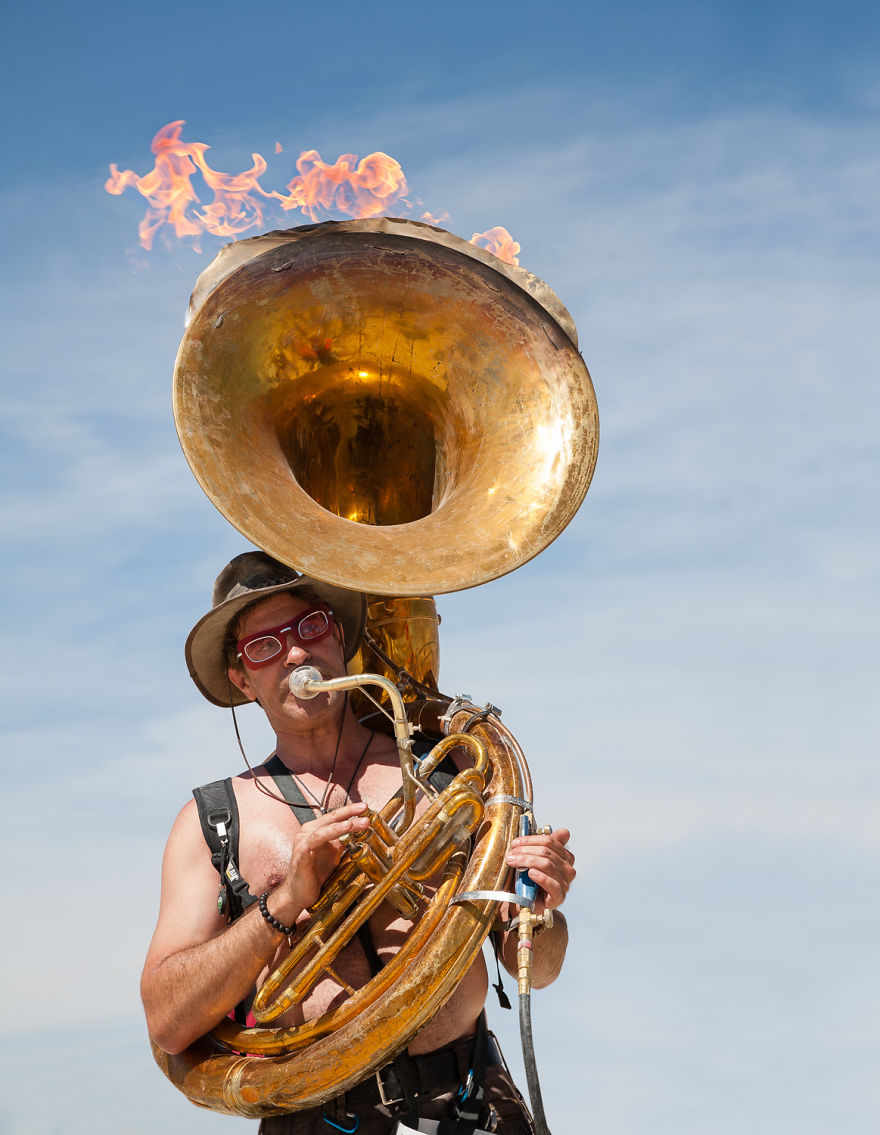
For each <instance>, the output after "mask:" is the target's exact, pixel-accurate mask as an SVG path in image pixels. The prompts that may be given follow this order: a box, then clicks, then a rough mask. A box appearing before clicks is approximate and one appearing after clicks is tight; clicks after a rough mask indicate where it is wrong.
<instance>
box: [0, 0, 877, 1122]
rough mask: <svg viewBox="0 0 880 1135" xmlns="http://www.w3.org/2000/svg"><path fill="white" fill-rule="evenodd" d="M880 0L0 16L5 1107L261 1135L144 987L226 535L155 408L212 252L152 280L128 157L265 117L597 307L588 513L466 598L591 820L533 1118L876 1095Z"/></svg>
mask: <svg viewBox="0 0 880 1135" xmlns="http://www.w3.org/2000/svg"><path fill="white" fill-rule="evenodd" d="M878 20H880V16H878V14H877V9H876V6H874V5H868V4H859V3H849V4H845V3H844V4H840V3H838V4H835V5H833V6H832V5H830V4H824V3H813V4H798V5H795V4H781V3H776V4H770V5H763V6H759V5H754V4H737V5H734V4H731V3H714V4H711V3H710V4H706V3H704V4H696V3H679V4H656V5H645V4H634V3H629V4H621V5H618V6H617V7H616V8H614V10H613V11H612V10H610V9H609V6H607V5H591V4H583V5H573V4H550V5H547V6H545V8H544V9H543V10H539V9H538V8H537V7H536V6H531V5H530V6H528V7H527V6H525V5H522V4H507V5H503V6H502V5H496V4H492V3H490V4H483V5H473V4H471V5H464V4H458V3H455V4H447V5H445V6H443V7H442V8H439V7H438V8H434V9H425V10H422V11H416V10H414V9H412V8H411V7H409V6H407V7H403V6H392V7H387V6H386V7H385V8H384V9H382V11H381V12H377V11H375V10H361V9H359V8H357V7H355V6H352V5H349V4H345V3H343V4H339V5H337V6H336V7H335V8H334V9H333V10H332V11H326V12H325V11H318V12H316V13H315V14H314V15H313V16H310V15H308V14H307V13H306V12H305V11H304V10H303V9H301V8H296V9H290V10H287V11H285V10H269V9H265V8H261V9H255V10H254V11H253V13H248V12H246V11H244V10H243V9H242V8H241V6H233V5H230V4H227V3H225V2H221V3H217V4H215V5H213V6H212V8H211V9H210V11H209V10H208V9H205V8H202V9H199V10H195V9H194V10H191V11H187V12H185V13H184V14H183V15H180V16H179V15H177V14H176V13H175V12H174V9H173V6H172V5H170V4H166V3H157V4H154V5H152V6H151V7H150V9H149V10H148V11H141V10H137V9H132V8H124V7H120V6H119V5H110V4H103V3H101V4H91V5H89V6H88V8H83V7H82V6H81V5H80V6H75V5H72V4H56V5H55V6H54V7H53V9H52V10H51V11H48V12H47V11H46V10H45V9H35V8H32V9H27V10H25V9H21V10H19V11H16V12H14V13H11V14H10V15H9V16H8V17H7V20H6V28H7V37H8V42H9V43H10V44H12V45H14V49H13V50H10V51H9V52H8V58H7V61H6V64H5V67H4V76H3V80H2V81H3V83H4V86H5V87H6V91H5V96H6V105H7V106H8V107H9V108H11V111H12V113H11V114H9V116H8V119H7V121H6V123H5V126H4V135H5V136H4V154H5V155H6V161H5V163H4V173H3V174H2V179H0V199H2V203H3V214H4V217H5V218H6V224H5V226H4V230H3V232H2V234H0V241H2V248H3V263H4V267H5V271H4V278H3V285H2V286H3V304H2V312H3V322H4V327H3V336H2V341H3V376H4V394H3V403H2V406H3V424H2V430H3V449H2V454H3V456H2V460H3V465H4V477H3V502H2V509H3V521H4V530H5V532H6V534H7V547H8V549H9V551H8V552H7V555H6V556H5V557H4V558H3V560H2V572H3V583H4V591H5V594H6V595H7V597H8V599H9V601H8V603H7V605H6V610H5V614H4V618H5V622H6V626H7V632H8V633H7V644H8V645H7V651H6V652H5V656H4V671H3V676H4V685H5V689H6V691H7V712H6V714H5V716H4V733H5V737H4V745H3V750H4V753H5V754H6V762H7V773H6V776H7V792H6V793H4V796H5V802H4V803H5V808H4V819H3V823H4V831H5V833H6V846H7V849H8V851H7V861H8V863H9V866H8V868H7V870H8V872H9V877H10V879H12V880H14V893H15V896H16V897H15V911H14V916H13V917H11V918H9V919H7V920H6V921H7V927H8V929H7V931H6V933H5V934H4V945H3V951H4V956H3V972H4V973H5V974H6V975H7V979H8V986H9V988H8V991H7V993H6V997H5V1003H6V1005H7V1006H8V1009H7V1014H6V1024H5V1026H4V1028H3V1041H2V1044H3V1051H4V1061H5V1067H6V1068H7V1070H8V1073H9V1076H10V1084H11V1085H13V1090H11V1091H10V1090H7V1092H6V1093H4V1100H3V1103H2V1105H0V1132H2V1135H50V1133H51V1135H55V1133H56V1132H60V1133H64V1135H67V1133H68V1132H69V1133H71V1135H79V1133H80V1132H82V1133H83V1135H85V1133H86V1132H88V1133H89V1135H104V1133H107V1135H110V1133H111V1132H113V1133H114V1135H116V1133H118V1132H120V1131H124V1132H126V1133H128V1135H141V1133H144V1135H146V1133H147V1132H150V1133H152V1132H153V1131H155V1130H156V1129H157V1128H161V1129H163V1130H165V1131H166V1132H168V1135H176V1133H177V1132H183V1131H187V1132H189V1131H192V1130H197V1131H205V1132H209V1131H212V1130H214V1131H217V1130H223V1129H225V1130H227V1131H233V1130H241V1131H244V1130H245V1129H246V1128H248V1127H250V1128H251V1129H253V1125H252V1124H250V1123H248V1121H244V1120H241V1121H239V1120H230V1119H226V1118H218V1117H214V1116H211V1115H206V1114H202V1113H200V1112H197V1111H196V1110H195V1109H193V1108H192V1107H191V1105H189V1104H188V1103H187V1102H186V1101H185V1100H184V1099H183V1097H181V1096H179V1095H178V1094H177V1093H176V1092H175V1091H174V1089H173V1088H171V1087H170V1085H168V1084H166V1083H165V1081H164V1080H162V1078H161V1077H160V1076H159V1074H158V1072H156V1071H155V1069H154V1068H153V1066H152V1062H151V1059H150V1056H149V1052H148V1048H147V1046H146V1039H145V1033H144V1028H143V1024H142V1020H141V1014H140V1008H139V1003H138V998H137V980H138V977H139V972H140V965H141V961H142V958H143V954H144V951H145V949H146V944H147V941H148V939H149V935H150V933H151V930H152V924H153V920H154V917H155V906H156V899H157V892H158V866H159V859H160V856H161V849H162V846H163V844H164V840H165V837H166V834H167V830H168V827H169V826H170V823H171V820H172V818H173V816H174V814H175V812H176V810H177V808H178V807H179V806H180V805H181V804H182V803H183V802H184V801H185V799H186V798H187V796H188V794H189V791H190V789H191V787H192V786H193V785H194V784H198V783H202V782H204V781H206V780H209V779H213V778H215V777H216V776H220V775H225V774H226V773H228V772H232V771H234V770H236V769H237V768H238V766H239V758H237V757H236V753H235V749H234V740H233V737H232V734H231V729H230V724H229V721H228V720H227V718H226V716H225V715H224V714H223V713H222V712H221V711H219V710H215V709H214V708H213V707H210V706H209V705H208V704H207V703H204V702H202V701H201V700H200V698H199V696H198V694H197V693H196V691H195V689H194V687H192V686H191V684H190V683H189V680H188V678H187V675H186V670H185V667H184V664H183V654H182V644H183V640H184V638H185V635H186V633H187V631H188V630H189V628H190V627H191V626H192V624H193V623H194V622H195V621H196V619H197V618H198V617H199V616H200V615H201V614H202V613H203V612H204V610H205V608H206V606H207V603H208V600H209V595H210V585H211V582H212V580H213V577H214V575H215V574H216V572H217V571H218V570H219V568H220V567H221V566H222V565H223V563H225V562H226V560H227V559H229V558H230V556H232V555H234V554H235V553H236V552H238V551H239V550H241V548H242V545H243V542H242V540H241V538H240V537H238V536H237V534H236V533H235V532H234V531H233V530H231V529H230V527H229V525H228V524H227V523H226V521H225V520H223V518H222V517H220V516H219V515H218V514H216V513H215V512H214V510H213V507H212V506H211V505H210V504H209V502H208V501H207V499H206V498H205V497H204V496H203V495H202V493H201V490H199V489H198V487H197V485H196V484H195V481H194V479H193V478H192V476H191V474H190V472H189V470H188V468H187V466H186V463H185V461H184V459H183V457H182V456H181V454H180V450H179V446H178V444H177V439H176V436H175V434H174V428H173V422H172V419H171V409H170V387H171V382H170V380H171V372H172V367H173V361H174V355H175V352H176V349H177V344H178V342H179V339H180V335H181V333H182V325H183V316H184V312H185V308H186V302H187V298H188V295H189V291H190V290H191V288H192V286H193V284H194V282H195V279H196V276H197V275H198V273H199V272H200V271H201V270H202V268H203V267H204V266H205V265H206V264H207V262H208V261H209V259H210V257H211V255H213V253H214V252H215V251H217V250H218V249H219V247H220V246H221V244H222V242H221V241H219V240H217V241H213V242H212V241H211V240H210V239H206V240H205V242H204V252H203V253H202V254H201V255H198V254H196V253H194V252H192V251H191V250H190V249H188V248H185V247H179V248H176V249H174V248H165V247H163V246H161V245H158V246H157V248H156V250H155V251H154V252H153V253H152V254H150V255H146V254H144V255H140V254H137V256H136V259H138V260H139V261H140V262H143V263H144V264H146V265H147V266H146V267H142V269H141V270H139V271H133V270H132V267H131V263H130V259H131V254H132V253H133V252H136V227H137V223H138V221H139V219H140V216H141V213H142V208H141V203H140V201H139V200H138V199H136V198H135V197H134V196H133V195H132V194H130V193H129V194H126V195H124V196H122V197H119V198H117V197H110V196H108V195H107V194H105V193H104V191H103V188H102V186H103V182H104V179H105V178H106V176H107V168H108V165H109V163H110V162H116V163H117V164H118V165H119V166H120V167H122V168H125V167H131V168H133V169H135V170H137V171H138V172H145V171H146V170H147V168H149V166H150V164H151V158H150V154H149V143H150V140H151V138H152V136H153V134H154V133H155V132H156V130H158V129H159V128H160V127H161V126H163V125H164V124H165V123H167V122H169V121H172V120H175V119H184V120H186V123H187V125H186V128H185V137H186V138H187V139H188V140H190V141H204V142H207V143H208V144H209V145H210V146H211V150H210V151H209V154H208V159H209V161H210V162H211V164H212V165H214V166H215V168H220V169H225V170H238V169H244V168H245V167H247V166H248V165H249V164H250V155H251V153H252V152H253V151H259V152H260V153H262V154H263V155H264V156H265V157H266V158H267V159H268V160H269V163H270V165H269V171H270V173H269V176H268V177H267V178H265V179H264V184H267V185H271V186H272V187H276V188H281V187H282V186H283V184H284V183H286V181H287V180H288V179H289V178H290V176H292V173H293V162H294V159H295V156H296V154H297V153H298V152H299V151H300V150H302V149H307V148H313V147H314V148H317V149H319V150H320V151H321V153H322V155H323V157H324V158H327V159H333V158H335V157H336V156H337V155H338V154H339V153H342V152H354V153H358V154H361V155H363V154H366V153H368V152H370V151H373V150H385V151H387V152H388V153H390V154H392V155H394V156H395V157H396V158H398V159H399V160H400V162H401V163H402V165H403V167H404V170H405V172H406V174H407V177H408V179H409V183H410V189H411V193H412V195H413V196H418V197H420V198H421V199H422V200H423V201H424V203H425V206H426V207H428V208H430V209H432V210H434V211H435V212H439V211H440V210H446V211H448V212H449V214H450V215H451V220H450V222H449V223H448V224H449V227H450V228H451V229H452V230H453V231H455V232H457V233H459V234H460V235H463V236H465V237H469V236H470V235H471V233H472V232H474V231H477V230H483V229H486V228H489V227H491V226H492V225H496V224H500V225H505V226H506V227H507V228H508V229H510V231H511V232H512V233H513V234H514V236H515V237H516V238H517V239H518V240H519V241H520V242H521V244H522V253H521V255H520V259H521V262H522V263H523V265H524V266H525V267H527V268H529V269H530V270H532V271H534V272H535V273H537V274H538V275H540V276H541V277H542V278H544V279H545V280H547V282H548V283H549V284H550V285H551V287H553V288H554V289H555V290H556V291H557V293H558V294H559V295H560V297H561V298H562V300H563V302H564V303H565V304H566V305H567V307H568V308H569V310H570V311H571V312H572V315H573V316H574V319H575V322H576V323H577V326H578V330H579V333H580V341H581V349H582V352H583V354H584V357H585V359H586V362H587V364H588V366H589V367H590V370H591V373H592V375H593V379H594V383H595V386H596V390H597V396H598V401H599V409H600V418H601V423H602V440H601V444H600V453H599V463H598V466H597V470H596V474H595V478H594V482H593V485H592V487H591V490H590V493H589V495H588V497H587V500H586V503H585V504H584V506H583V508H582V509H581V512H580V513H579V515H578V517H577V518H576V519H575V521H574V522H573V523H572V525H571V526H570V527H569V529H568V530H567V531H566V532H565V533H564V534H563V535H562V536H561V537H560V538H559V539H558V541H557V542H556V543H555V544H554V545H553V546H552V547H551V548H550V549H548V550H547V551H546V552H545V553H544V554H543V555H542V556H541V557H540V558H539V559H538V560H536V561H534V562H533V563H531V564H529V565H528V566H526V567H525V568H523V569H521V570H520V571H519V572H517V573H516V574H515V575H513V576H509V577H507V578H505V579H504V580H500V581H498V582H496V583H494V584H492V585H488V586H486V587H484V588H481V589H478V590H477V591H474V592H468V593H463V594H461V595H456V596H447V597H443V598H442V599H441V600H440V609H441V612H442V614H443V620H444V624H443V666H442V673H441V679H442V682H443V684H444V685H445V686H446V687H447V688H449V689H450V691H452V692H454V691H457V690H460V689H467V690H469V691H470V692H471V693H473V694H474V696H475V697H478V698H480V699H481V700H487V699H491V700H492V701H493V702H495V703H497V704H499V705H500V706H502V708H503V709H504V710H505V718H506V719H507V720H508V722H509V724H510V725H511V727H512V728H513V729H514V731H515V732H516V733H517V735H518V736H519V737H520V739H521V741H522V742H523V744H524V745H525V747H526V751H527V753H528V754H529V759H530V762H531V765H532V771H533V774H534V776H535V780H536V788H537V800H538V807H539V814H540V818H541V819H542V820H543V821H545V822H550V823H552V824H554V825H557V826H561V825H563V824H567V825H569V826H571V827H572V829H573V830H574V831H575V836H574V845H575V849H576V851H577V853H578V858H579V865H580V874H579V878H578V882H577V885H576V887H575V889H574V890H573V892H572V895H571V897H570V900H569V903H568V904H567V909H568V913H569V919H570V922H571V925H572V931H573V943H572V949H571V956H570V960H569V964H568V968H567V971H566V973H565V975H564V977H563V978H561V979H560V981H559V982H558V983H557V984H556V986H554V987H553V988H552V989H550V990H547V991H545V992H544V993H542V994H540V995H536V997H535V1035H536V1044H537V1046H538V1056H539V1061H540V1064H541V1067H542V1079H543V1086H544V1098H545V1104H546V1107H547V1113H548V1118H549V1120H550V1125H551V1128H552V1129H553V1130H554V1131H556V1132H557V1135H559V1133H560V1132H567V1131H578V1130H581V1129H584V1130H595V1131H600V1132H602V1133H603V1135H632V1133H640V1132H644V1131H648V1130H650V1131H651V1132H652V1133H653V1135H664V1133H666V1132H670V1133H671V1132H673V1131H674V1132H675V1133H676V1135H706V1132H711V1133H712V1135H727V1133H731V1135H732V1133H734V1132H736V1133H739V1132H742V1131H743V1130H748V1131H749V1132H751V1133H755V1135H764V1133H765V1132H766V1133H768V1135H769V1132H771V1131H772V1132H774V1135H776V1133H777V1132H779V1131H780V1130H781V1131H798V1132H799V1133H802V1135H830V1133H832V1132H833V1133H834V1135H838V1133H839V1132H846V1133H847V1135H862V1133H867V1132H869V1131H873V1130H874V1129H875V1127H876V1115H877V1111H878V1104H880V1099H878V1092H877V1087H876V1074H875V1070H876V1062H877V1056H878V1052H880V1026H878V1024H877V1022H878V1020H880V1012H878V1010H880V1002H878V993H877V982H876V963H877V949H878V932H880V923H878V918H877V915H876V912H875V906H876V904H874V903H873V902H872V899H873V896H874V894H875V893H876V890H877V884H878V882H880V837H878V831H880V824H878V819H880V815H878V812H880V809H878V788H880V784H878V772H877V764H876V755H877V750H878V745H877V742H878V728H877V714H876V708H875V703H876V689H877V678H878V664H877V648H876V642H877V630H878V626H877V624H878V601H877V593H878V589H877V582H878V580H877V576H878V566H880V548H878V536H877V520H876V513H877V506H876V499H877V472H878V451H877V441H876V434H877V426H876V423H877V420H878V410H880V406H878V401H880V398H878V382H877V362H876V360H877V358H878V354H880V350H878V348H880V343H878V332H877V329H876V324H877V317H876V311H877V300H878V287H877V283H878V281H877V253H878V225H877V220H876V217H877V200H878V189H880V184H878V183H880V159H878V105H880V82H878V68H877V64H878V54H880V52H878V34H877V33H878ZM276 140H277V141H280V142H281V143H282V145H283V147H284V153H283V154H281V155H278V156H275V155H273V147H274V144H275V142H276ZM285 163H287V164H285ZM285 223H287V224H294V223H298V221H297V219H296V218H293V217H288V218H287V219H286V220H285V219H283V218H281V217H279V218H277V219H274V220H273V221H272V224H273V225H276V224H279V225H280V224H285ZM542 604H546V605H548V606H549V607H550V608H551V609H552V611H553V612H554V614H556V615H557V616H558V621H557V623H556V627H555V632H554V633H553V634H552V635H550V636H547V637H545V638H543V639H537V640H536V638H535V636H534V632H533V630H532V626H533V620H532V619H530V617H529V612H531V611H533V610H534V608H535V606H536V605H542ZM542 622H543V620H542ZM9 644H11V647H10V645H9ZM242 716H243V718H244V719H245V720H244V726H245V740H246V744H247V745H248V746H249V747H250V749H251V751H252V752H253V753H255V754H259V753H261V752H263V751H265V747H266V745H267V744H268V739H267V737H266V736H265V734H264V732H263V731H262V730H261V727H260V725H259V722H258V721H257V720H256V718H253V717H248V715H246V714H245V715H242ZM10 852H11V854H10ZM492 1021H493V1024H494V1025H495V1027H496V1028H497V1029H498V1030H499V1031H500V1032H501V1034H502V1039H503V1043H504V1047H505V1049H506V1051H507V1054H508V1057H509V1058H510V1059H511V1062H512V1063H513V1064H514V1065H516V1064H517V1061H518V1056H517V1047H518V1041H517V1038H516V1031H515V1026H514V1025H513V1024H512V1023H509V1022H506V1021H504V1019H503V1017H502V1014H501V1013H500V1011H498V1010H495V1011H494V1012H493V1013H492Z"/></svg>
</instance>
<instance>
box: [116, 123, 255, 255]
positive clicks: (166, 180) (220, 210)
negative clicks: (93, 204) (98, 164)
mask: <svg viewBox="0 0 880 1135" xmlns="http://www.w3.org/2000/svg"><path fill="white" fill-rule="evenodd" d="M182 126H183V122H182V121H181V122H169V123H168V125H167V126H163V127H162V129H161V130H160V131H159V132H158V134H157V135H156V137H155V138H154V139H153V142H152V145H151V147H150V149H151V150H152V151H153V153H154V154H155V155H156V163H155V165H154V167H153V169H151V170H150V172H149V173H148V174H145V175H144V176H143V177H138V175H137V174H136V173H135V172H134V170H130V169H127V170H123V171H122V172H121V173H120V172H119V168H118V167H117V166H116V165H111V166H110V177H109V178H108V179H107V181H106V182H105V183H104V188H105V189H106V190H107V192H108V193H115V194H120V193H123V192H124V191H125V190H126V189H128V187H129V186H133V187H134V188H135V189H137V191H138V192H139V193H140V194H141V196H143V197H146V199H147V212H146V216H145V217H144V219H143V220H142V221H141V223H140V225H139V226H138V233H139V235H140V238H141V244H142V245H143V247H144V248H152V247H153V237H154V235H155V234H156V232H157V230H158V229H160V228H161V227H162V225H171V226H172V227H173V228H174V233H175V235H176V236H177V237H194V238H198V236H199V235H200V234H201V233H202V232H209V233H214V234H215V235H216V236H237V235H238V234H239V233H242V232H245V230H247V229H249V228H253V226H254V225H259V224H262V221H263V210H262V208H261V204H260V200H259V197H269V196H270V194H268V193H266V192H265V191H264V190H263V189H262V187H261V186H260V183H259V178H260V177H261V176H262V174H264V173H265V172H266V163H265V161H264V160H263V158H262V157H261V156H260V155H259V154H252V155H251V157H252V159H253V163H254V164H253V166H252V167H251V168H250V169H249V170H245V171H244V172H242V173H239V174H233V175H229V174H225V173H219V172H218V171H217V170H214V169H212V168H211V167H210V166H209V165H208V163H207V162H206V161H205V151H206V150H208V149H210V147H209V146H207V145H205V143H204V142H183V141H181V138H180V131H181V128H182ZM196 171H198V172H199V173H201V175H202V178H203V179H204V182H205V184H206V185H207V186H208V188H209V189H211V190H212V191H213V193H214V200H213V201H212V202H211V204H210V205H207V206H206V207H205V208H204V209H203V210H201V211H199V210H198V209H196V208H195V206H196V205H197V204H200V198H199V196H198V194H197V193H196V191H195V189H194V188H193V184H192V176H193V174H194V173H195V172H196ZM254 193H257V194H258V195H259V196H257V197H255V196H254V195H253V194H254Z"/></svg>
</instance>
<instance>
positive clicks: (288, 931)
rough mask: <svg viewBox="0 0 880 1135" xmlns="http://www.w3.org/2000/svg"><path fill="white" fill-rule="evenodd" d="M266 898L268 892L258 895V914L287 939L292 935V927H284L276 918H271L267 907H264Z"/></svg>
mask: <svg viewBox="0 0 880 1135" xmlns="http://www.w3.org/2000/svg"><path fill="white" fill-rule="evenodd" d="M268 897H269V892H268V891H263V893H262V894H261V895H260V901H259V902H258V904H257V905H258V906H259V908H260V914H262V916H263V918H265V920H266V921H267V922H268V923H269V925H270V926H272V927H274V929H275V930H277V931H279V933H281V934H283V935H284V936H285V937H286V938H289V937H290V935H291V934H292V933H293V927H292V926H285V925H284V923H283V922H279V921H278V919H277V918H273V917H272V915H271V914H270V913H269V907H268V906H267V905H266V899H267V898H268Z"/></svg>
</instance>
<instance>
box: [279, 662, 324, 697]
mask: <svg viewBox="0 0 880 1135" xmlns="http://www.w3.org/2000/svg"><path fill="white" fill-rule="evenodd" d="M321 681H323V679H322V678H321V673H320V671H319V670H316V669H315V667H314V666H297V668H296V669H295V670H294V672H293V673H292V674H291V675H290V677H289V678H288V679H287V684H288V685H289V686H290V692H291V693H292V694H293V696H294V697H297V698H299V699H300V701H308V700H309V698H316V697H317V696H318V694H319V693H320V692H321V691H320V690H314V689H312V683H313V682H321Z"/></svg>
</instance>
